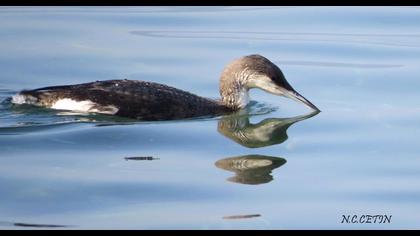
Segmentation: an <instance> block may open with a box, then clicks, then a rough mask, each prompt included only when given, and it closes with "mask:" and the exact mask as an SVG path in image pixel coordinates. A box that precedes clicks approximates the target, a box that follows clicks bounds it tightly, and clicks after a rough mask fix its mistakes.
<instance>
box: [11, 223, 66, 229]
mask: <svg viewBox="0 0 420 236" xmlns="http://www.w3.org/2000/svg"><path fill="white" fill-rule="evenodd" d="M13 225H14V226H20V227H34V228H63V227H68V226H66V225H49V224H27V223H14V224H13Z"/></svg>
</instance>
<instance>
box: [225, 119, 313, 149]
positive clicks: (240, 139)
mask: <svg viewBox="0 0 420 236" xmlns="http://www.w3.org/2000/svg"><path fill="white" fill-rule="evenodd" d="M318 113H319V112H318V111H314V112H312V113H310V114H307V115H302V116H295V117H291V118H267V119H264V120H262V121H261V122H259V123H257V124H251V123H250V122H249V115H247V114H245V115H241V114H233V115H229V116H225V117H223V118H222V119H221V120H219V123H218V129H217V130H218V131H219V133H221V134H223V135H224V136H226V137H228V138H230V139H232V140H233V141H235V142H237V143H239V144H241V145H242V146H245V147H249V148H259V147H265V146H271V145H275V144H280V143H283V142H284V141H286V140H287V138H288V136H287V132H286V131H287V129H288V128H289V127H290V126H291V125H292V124H294V123H296V122H298V121H302V120H305V119H308V118H310V117H313V116H315V115H317V114H318Z"/></svg>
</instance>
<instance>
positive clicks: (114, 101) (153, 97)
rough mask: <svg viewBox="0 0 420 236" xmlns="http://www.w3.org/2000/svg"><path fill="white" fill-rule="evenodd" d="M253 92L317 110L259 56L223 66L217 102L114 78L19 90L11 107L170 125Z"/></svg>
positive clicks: (222, 109)
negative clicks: (269, 94)
mask: <svg viewBox="0 0 420 236" xmlns="http://www.w3.org/2000/svg"><path fill="white" fill-rule="evenodd" d="M254 88H259V89H262V90H264V91H266V92H268V93H271V94H274V95H279V96H284V97H287V98H291V99H293V100H296V101H298V102H301V103H303V104H304V105H306V106H307V107H309V108H311V109H313V110H317V111H319V109H318V108H317V107H316V106H315V105H313V104H312V103H311V102H310V101H308V100H307V99H306V98H304V97H303V96H302V95H300V94H299V93H298V92H296V91H295V89H293V87H292V86H291V85H290V84H289V83H288V82H287V80H286V78H285V77H284V75H283V73H282V71H281V70H280V68H279V67H278V66H277V65H275V64H274V63H273V62H271V61H270V60H269V59H267V58H266V57H264V56H262V55H259V54H252V55H247V56H243V57H240V58H237V59H235V60H233V61H231V62H230V63H228V64H227V65H226V66H225V68H224V69H223V71H222V73H221V76H220V81H219V92H220V95H221V98H220V99H211V98H206V97H202V96H198V95H195V94H192V93H190V92H187V91H184V90H181V89H178V88H174V87H171V86H168V85H164V84H160V83H155V82H150V81H142V80H127V79H120V80H102V81H95V82H89V83H82V84H73V85H59V86H49V87H43V88H38V89H33V90H22V91H20V92H18V93H17V94H15V95H14V96H13V97H12V99H11V102H12V103H13V104H31V105H35V106H41V107H46V108H51V109H58V110H70V111H76V112H87V113H99V114H106V115H115V116H120V117H127V118H134V119H140V120H150V121H152V120H174V119H186V118H194V117H204V116H217V115H223V114H227V113H229V112H233V111H238V110H240V109H243V108H245V107H246V106H247V105H248V103H249V90H250V89H254Z"/></svg>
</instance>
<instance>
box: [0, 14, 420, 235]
mask: <svg viewBox="0 0 420 236" xmlns="http://www.w3.org/2000/svg"><path fill="white" fill-rule="evenodd" d="M418 22H420V9H419V8H409V7H345V8H344V7H342V8H341V7H65V8H63V7H26V8H21V7H2V8H0V37H1V40H0V42H1V43H0V52H1V53H0V101H1V104H0V196H1V197H0V199H1V200H0V221H1V222H0V228H12V229H27V228H54V229H56V228H71V229H74V228H76V229H79V228H81V229H84V228H88V229H121V228H123V229H349V228H355V229H365V228H367V229H372V228H375V229H401V228H410V229H419V228H420V227H419V226H420V224H419V222H420V221H419V220H420V201H419V199H420V184H419V181H418V180H419V178H420V174H419V173H420V156H419V153H420V147H419V143H418V140H420V136H419V134H420V122H419V121H420V94H419V92H418V88H419V87H420V80H419V78H418V77H419V76H418V75H419V74H420V67H419V66H418V65H419V64H420V24H419V23H418ZM255 53H258V54H261V55H264V56H266V57H267V58H269V59H270V60H272V61H273V62H275V63H276V64H277V65H279V67H280V68H281V69H282V71H283V73H284V75H285V77H286V78H287V79H288V81H289V82H290V83H291V85H292V86H293V87H294V88H295V89H296V90H297V91H298V92H300V93H301V94H302V95H304V96H305V97H306V98H308V99H309V100H310V101H312V102H313V103H314V104H315V105H316V106H317V107H319V108H320V109H321V110H322V112H321V113H319V114H310V111H308V110H307V109H306V107H304V106H302V105H300V104H297V103H295V102H294V101H291V100H288V99H285V98H281V97H277V96H273V95H270V94H267V93H264V92H262V91H257V90H255V91H254V90H252V91H251V98H252V100H254V102H253V103H252V105H251V106H250V107H249V108H248V110H247V111H244V112H242V113H240V114H232V115H229V116H224V117H214V118H204V119H189V120H184V121H165V122H141V121H135V120H128V119H121V118H112V117H109V116H100V115H94V114H92V115H85V114H69V113H68V112H63V111H52V110H48V109H37V108H33V107H27V106H17V107H16V106H12V105H11V104H10V103H9V101H8V99H7V98H8V97H10V96H11V95H13V94H14V93H16V92H17V91H19V90H21V89H30V88H37V87H44V86H49V85H58V84H73V83H82V82H89V81H95V80H105V79H124V78H127V79H139V80H150V81H154V82H159V83H165V84H168V85H171V86H174V87H178V88H181V89H184V90H187V91H190V92H193V93H196V94H199V95H202V96H208V97H212V98H215V97H218V96H219V94H218V78H219V75H220V72H221V71H222V69H223V66H224V65H225V64H226V63H228V62H229V61H231V60H232V59H234V58H237V57H240V56H243V55H247V54H255ZM343 214H345V215H348V214H357V215H363V214H370V215H377V214H387V215H392V221H391V223H390V224H342V223H341V221H342V215H343Z"/></svg>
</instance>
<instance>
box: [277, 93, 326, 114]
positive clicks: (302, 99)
mask: <svg viewBox="0 0 420 236" xmlns="http://www.w3.org/2000/svg"><path fill="white" fill-rule="evenodd" d="M283 96H285V97H288V98H291V99H293V100H295V101H297V102H301V103H303V104H305V105H306V106H307V107H309V108H311V109H312V110H315V111H318V112H320V111H321V110H319V109H318V107H316V106H315V105H314V104H312V103H311V102H310V101H309V100H308V99H306V98H305V97H303V96H302V95H300V94H299V93H298V92H296V91H294V90H286V91H284V93H283Z"/></svg>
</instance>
